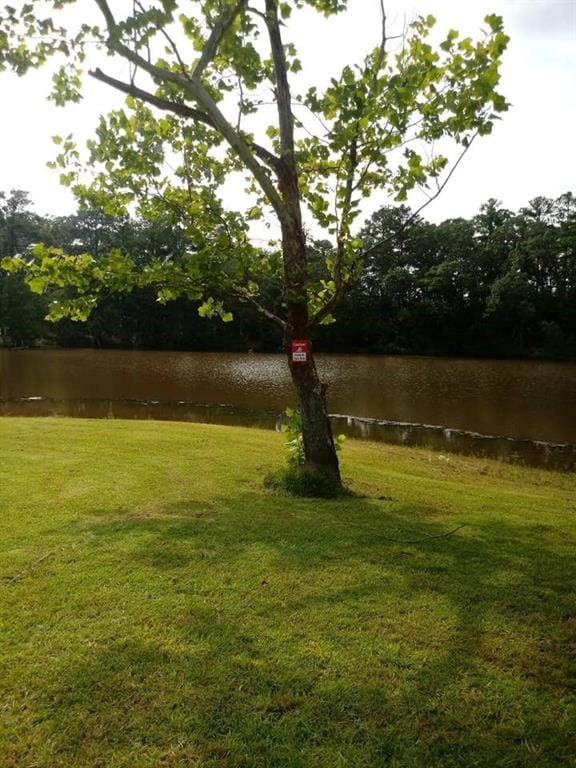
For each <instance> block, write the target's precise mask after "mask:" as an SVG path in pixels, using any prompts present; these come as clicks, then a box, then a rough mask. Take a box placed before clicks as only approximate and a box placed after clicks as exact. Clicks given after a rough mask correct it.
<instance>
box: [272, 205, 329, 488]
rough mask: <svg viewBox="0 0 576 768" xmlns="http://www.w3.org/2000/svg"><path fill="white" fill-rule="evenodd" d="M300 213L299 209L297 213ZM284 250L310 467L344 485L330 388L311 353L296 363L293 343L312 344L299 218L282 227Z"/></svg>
mask: <svg viewBox="0 0 576 768" xmlns="http://www.w3.org/2000/svg"><path fill="white" fill-rule="evenodd" d="M296 210H298V209H296ZM282 250H283V257H284V271H285V280H286V286H287V290H286V309H287V320H288V322H287V330H286V347H287V352H288V365H289V368H290V374H291V376H292V381H293V383H294V386H295V388H296V391H297V393H298V399H299V401H300V413H301V415H302V437H303V441H304V455H305V458H306V467H307V468H309V469H313V470H315V471H320V472H325V473H327V474H330V475H332V476H333V477H335V478H336V479H337V480H338V481H340V468H339V463H338V455H337V453H336V447H335V444H334V437H333V435H332V425H331V424H330V419H329V418H328V408H327V405H326V385H325V384H324V383H323V382H322V381H320V377H319V376H318V371H317V369H316V363H315V361H314V356H313V354H312V351H311V350H310V352H309V355H308V360H307V361H306V362H305V363H300V362H293V361H292V357H291V342H292V341H293V340H295V339H298V340H304V339H306V340H309V334H310V327H309V326H310V318H309V312H308V300H307V290H306V288H307V269H306V267H307V261H306V243H305V238H304V232H303V228H302V225H301V221H300V219H299V216H296V217H295V220H293V223H292V226H290V225H289V224H283V226H282Z"/></svg>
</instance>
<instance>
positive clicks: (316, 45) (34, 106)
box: [0, 0, 576, 221]
mask: <svg viewBox="0 0 576 768" xmlns="http://www.w3.org/2000/svg"><path fill="white" fill-rule="evenodd" d="M17 2H18V0H13V3H17ZM349 6H350V10H349V12H348V14H346V15H345V16H341V17H339V18H336V19H332V20H330V21H326V20H324V19H323V18H321V17H318V15H317V14H314V13H313V12H311V11H307V12H304V13H303V14H300V15H299V21H298V25H297V26H296V24H295V23H293V22H291V28H290V29H289V30H287V34H289V35H290V37H292V38H293V39H294V41H297V42H298V47H299V49H300V51H301V59H302V60H303V64H304V68H305V71H312V72H313V73H314V77H313V78H312V79H313V80H315V81H317V82H320V83H321V82H322V81H323V80H324V79H325V78H326V77H329V76H330V75H331V74H337V73H338V72H339V71H340V69H341V67H342V66H343V64H345V63H347V62H354V61H360V60H361V59H362V56H363V54H364V53H366V52H367V51H368V50H369V49H370V47H371V46H373V45H374V43H375V42H376V36H377V29H378V24H379V12H378V8H379V3H378V0H351V2H350V3H349ZM386 10H387V16H388V19H389V28H390V29H391V31H392V30H393V29H394V26H396V27H397V28H398V29H399V30H401V28H402V25H403V21H404V19H405V18H408V19H410V18H412V17H413V16H414V15H415V14H416V13H423V14H428V13H432V14H434V15H435V16H436V17H437V19H438V25H437V27H438V30H439V32H441V33H445V32H446V31H447V30H448V29H450V28H456V29H459V30H460V31H461V32H465V33H467V34H472V35H475V36H477V35H478V34H479V30H480V29H481V27H482V19H483V17H484V16H485V15H486V14H488V13H493V12H495V13H499V14H501V15H502V16H503V17H504V22H505V28H506V32H507V33H508V34H509V35H510V36H511V38H512V39H511V43H510V47H509V49H508V51H507V53H506V55H505V60H504V66H503V80H502V84H501V89H500V90H501V91H502V92H503V93H504V95H505V96H506V97H507V98H508V100H509V101H510V102H512V108H511V109H510V111H509V112H508V113H506V114H505V115H504V119H503V120H502V122H501V123H498V124H497V125H496V127H495V129H494V132H493V134H492V136H489V137H486V138H484V139H482V140H481V141H480V142H478V143H477V144H476V145H475V146H474V147H473V148H472V150H471V152H470V153H469V154H468V156H467V157H466V158H465V161H464V163H463V164H462V165H461V166H460V167H459V169H458V171H457V172H456V174H455V176H454V177H453V178H452V179H451V181H450V183H449V185H448V187H447V188H446V190H445V191H444V192H443V193H442V195H441V197H440V198H439V199H438V200H437V201H435V202H434V203H433V204H432V205H431V206H430V207H429V208H428V209H427V211H426V217H427V218H428V219H430V220H432V221H440V220H442V219H445V218H450V217H455V216H471V215H473V214H474V213H476V212H477V210H478V208H479V206H480V204H481V203H482V202H484V201H485V200H487V199H488V198H489V197H496V198H497V199H499V200H501V201H502V202H503V203H504V205H506V206H507V207H509V208H512V209H517V208H519V207H520V206H522V205H524V204H526V203H527V202H528V200H530V199H531V198H533V197H535V196H537V195H545V196H549V197H555V196H557V195H559V194H561V193H562V192H565V191H568V190H572V191H576V151H575V143H576V142H575V138H574V137H575V136H576V0H460V2H457V1H456V0H426V1H424V0H421V1H420V2H419V1H418V0H412V1H411V0H389V1H388V2H387V3H386ZM48 88H49V78H48V76H47V73H32V74H30V75H28V76H26V77H25V78H23V79H18V78H15V77H13V76H12V75H9V74H7V73H0V95H1V100H2V119H1V120H0V168H1V174H0V190H9V189H12V188H18V189H24V190H27V191H29V192H30V193H31V197H32V199H33V201H34V205H35V209H36V211H37V212H38V213H42V214H47V213H51V214H68V213H72V212H73V211H74V210H75V208H76V206H75V203H74V200H73V199H72V197H71V195H70V193H69V192H68V190H65V189H63V188H61V187H60V186H59V184H58V178H57V174H56V173H55V172H53V171H50V170H48V169H47V168H46V162H47V161H48V160H49V159H52V158H53V157H54V155H55V154H56V152H55V149H56V148H55V147H54V145H53V144H52V141H51V136H53V135H55V134H68V133H74V134H75V135H76V136H78V137H83V138H87V137H88V136H90V135H91V129H92V126H94V124H95V120H96V118H97V116H98V114H100V113H102V112H106V111H107V110H109V109H111V108H115V107H117V106H118V105H119V104H120V103H121V98H120V97H119V96H117V95H116V94H114V93H111V92H110V90H108V89H107V88H106V87H105V86H103V85H101V84H99V83H96V82H89V83H87V87H86V90H85V98H84V101H83V102H82V104H81V105H79V106H76V105H74V106H68V107H66V108H65V109H59V108H57V107H54V106H53V105H51V104H50V103H48V102H46V101H45V98H44V96H45V94H46V93H47V91H48ZM387 202H388V201H387V200H386V199H385V198H381V199H374V200H372V201H371V203H370V204H371V206H372V208H373V209H377V208H379V207H381V206H382V205H384V204H385V203H387ZM411 202H412V203H413V204H416V203H417V201H416V200H412V201H411Z"/></svg>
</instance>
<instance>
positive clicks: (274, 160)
mask: <svg viewBox="0 0 576 768" xmlns="http://www.w3.org/2000/svg"><path fill="white" fill-rule="evenodd" d="M88 74H89V75H90V77H93V78H94V79H95V80H99V81H100V82H101V83H105V84H106V85H110V86H112V88H115V89H116V90H117V91H121V92H122V93H125V94H127V95H128V96H134V98H136V99H140V101H145V102H146V103H147V104H151V105H152V106H154V107H157V108H158V109H162V110H164V111H165V112H173V113H174V114H175V115H180V116H181V117H187V118H190V119H191V120H194V121H195V122H198V123H204V125H207V126H209V127H210V128H213V129H214V130H217V129H216V125H215V123H214V121H213V120H212V118H211V117H210V115H208V114H206V113H205V112H202V111H201V110H200V109H195V108H194V107H189V106H188V105H187V104H179V103H178V102H176V101H169V100H168V99H163V98H161V97H160V96H155V95H154V94H153V93H150V92H149V91H145V90H143V89H142V88H138V86H136V85H132V84H131V83H124V82H123V81H122V80H117V79H116V78H114V77H110V75H106V74H105V73H104V72H102V70H101V69H95V70H93V71H90V72H89V73H88ZM250 147H251V148H252V151H253V152H254V154H255V155H257V156H258V157H259V158H260V160H262V161H263V162H264V163H266V165H268V166H269V167H270V168H271V169H272V170H274V171H277V170H278V165H279V163H280V159H279V158H278V157H276V155H275V154H274V153H273V152H270V151H269V150H268V149H266V147H262V146H260V145H259V144H255V143H253V142H251V143H250Z"/></svg>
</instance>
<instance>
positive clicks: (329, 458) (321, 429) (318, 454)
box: [289, 353, 340, 480]
mask: <svg viewBox="0 0 576 768" xmlns="http://www.w3.org/2000/svg"><path fill="white" fill-rule="evenodd" d="M289 366H290V373H291V375H292V381H293V382H294V386H295V387H296V390H297V392H298V397H299V400H300V413H301V414H302V437H303V440H304V455H305V457H306V467H308V468H310V469H314V470H317V471H320V472H325V473H327V474H330V475H332V476H333V477H335V478H337V479H338V480H340V467H339V465H338V455H337V454H336V448H335V445H334V438H333V435H332V425H331V424H330V419H329V418H328V409H327V407H326V385H325V384H323V383H322V382H321V381H320V378H319V376H318V371H317V370H316V363H315V362H314V358H313V357H312V354H311V353H310V354H309V357H308V362H306V363H293V362H292V360H291V359H290V356H289Z"/></svg>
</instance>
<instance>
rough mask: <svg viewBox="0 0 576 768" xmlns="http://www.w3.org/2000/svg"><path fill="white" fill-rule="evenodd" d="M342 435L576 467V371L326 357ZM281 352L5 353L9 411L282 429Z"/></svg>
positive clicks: (1, 393)
mask: <svg viewBox="0 0 576 768" xmlns="http://www.w3.org/2000/svg"><path fill="white" fill-rule="evenodd" d="M318 363H319V366H320V369H321V373H322V376H323V378H324V380H325V381H326V382H327V384H328V405H329V409H330V412H331V414H332V421H333V425H334V429H335V431H337V432H338V433H344V434H346V435H348V436H351V437H354V438H360V439H368V440H372V441H383V442H388V443H393V444H399V445H411V446H423V447H429V448H432V449H434V450H436V451H438V452H441V453H442V452H457V453H464V454H469V455H475V456H484V457H492V458H501V459H504V460H506V461H511V462H517V463H525V464H529V465H532V466H541V467H547V468H550V469H560V470H571V469H574V467H575V466H576V387H575V383H576V364H574V363H550V362H534V361H506V360H482V359H463V358H461V359H458V358H424V357H388V356H367V355H354V356H345V355H320V356H319V358H318ZM294 404H295V403H294V393H293V390H292V384H291V381H290V377H289V374H288V371H287V367H286V361H285V358H284V357H283V356H282V355H258V354H241V353H199V352H165V351H163V352H145V351H127V350H92V349H82V350H78V349H74V350H69V349H45V350H5V349H4V350H0V415H3V416H27V415H28V416H74V417H88V418H123V419H126V418H128V419H158V420H176V421H193V422H204V423H220V424H230V425H243V426H255V427H263V428H275V429H279V428H280V425H281V423H282V414H283V412H284V409H285V408H286V406H287V405H291V406H292V405H294Z"/></svg>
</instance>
